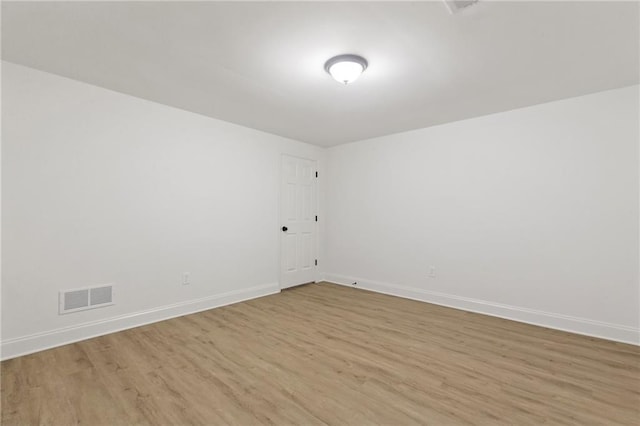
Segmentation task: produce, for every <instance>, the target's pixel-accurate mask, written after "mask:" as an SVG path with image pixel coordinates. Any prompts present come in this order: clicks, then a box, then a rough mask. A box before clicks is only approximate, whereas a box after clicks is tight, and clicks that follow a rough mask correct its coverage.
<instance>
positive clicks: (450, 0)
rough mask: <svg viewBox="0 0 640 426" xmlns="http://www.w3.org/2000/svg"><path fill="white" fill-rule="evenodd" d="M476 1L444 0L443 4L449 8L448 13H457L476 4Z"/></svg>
mask: <svg viewBox="0 0 640 426" xmlns="http://www.w3.org/2000/svg"><path fill="white" fill-rule="evenodd" d="M477 2H478V0H444V3H445V4H446V5H447V7H448V8H449V12H451V13H452V14H453V13H458V12H459V11H461V10H462V9H465V8H467V7H469V6H472V5H474V4H476V3H477Z"/></svg>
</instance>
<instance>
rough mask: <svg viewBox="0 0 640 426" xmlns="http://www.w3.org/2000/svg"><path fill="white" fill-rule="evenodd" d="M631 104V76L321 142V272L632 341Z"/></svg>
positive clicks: (635, 313) (634, 127) (634, 203)
mask: <svg viewBox="0 0 640 426" xmlns="http://www.w3.org/2000/svg"><path fill="white" fill-rule="evenodd" d="M638 102H639V99H638V86H632V87H627V88H622V89H618V90H611V91H606V92H601V93H597V94H592V95H588V96H582V97H577V98H571V99H566V100H562V101H557V102H552V103H547V104H542V105H537V106H532V107H528V108H523V109H518V110H514V111H509V112H504V113H499V114H493V115H489V116H485V117H480V118H474V119H470V120H465V121H460V122H455V123H451V124H445V125H441V126H437V127H431V128H426V129H421V130H416V131H412V132H407V133H401V134H396V135H391V136H385V137H380V138H376V139H371V140H367V141H362V142H357V143H352V144H347V145H341V146H338V147H334V148H331V149H329V151H328V156H327V164H328V166H327V167H328V177H329V182H328V186H327V194H328V198H327V206H328V207H327V208H328V217H327V220H328V223H329V226H328V228H327V234H326V251H327V256H328V262H327V266H326V268H325V269H324V270H325V272H326V273H327V275H326V277H327V278H328V279H329V280H331V281H335V282H339V283H343V284H350V283H352V282H353V281H358V286H360V287H364V288H369V289H373V290H377V291H382V292H387V293H391V294H397V295H402V296H406V297H412V298H416V299H419V300H426V301H432V302H436V303H441V304H446V305H451V306H456V307H460V308H464V309H470V310H475V311H479V312H485V313H489V314H493V315H498V316H504V317H508V318H513V319H518V320H521V321H527V322H532V323H538V324H542V325H547V326H551V327H557V328H562V329H567V330H571V331H576V332H580V333H585V334H592V335H597V336H604V337H607V338H611V339H616V340H623V341H628V342H635V343H638V342H639V338H638V327H639V315H640V308H639V301H640V295H639V284H638V266H639V265H638V259H639V254H638V217H639V212H638V192H639V188H638V186H639V185H638V140H639V134H638V126H639V115H640V111H639V107H638ZM430 265H434V266H435V267H436V277H429V276H428V272H429V266H430Z"/></svg>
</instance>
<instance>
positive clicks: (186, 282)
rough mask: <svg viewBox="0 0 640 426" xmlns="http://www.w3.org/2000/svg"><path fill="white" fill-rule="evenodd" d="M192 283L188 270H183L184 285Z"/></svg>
mask: <svg viewBox="0 0 640 426" xmlns="http://www.w3.org/2000/svg"><path fill="white" fill-rule="evenodd" d="M189 284H191V280H190V278H189V273H188V272H183V273H182V285H189Z"/></svg>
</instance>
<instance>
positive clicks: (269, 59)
mask: <svg viewBox="0 0 640 426" xmlns="http://www.w3.org/2000/svg"><path fill="white" fill-rule="evenodd" d="M341 53H356V54H359V55H362V56H364V57H365V58H366V59H367V60H368V61H369V68H368V69H367V71H366V72H365V73H364V74H363V75H362V76H361V78H360V79H359V80H357V81H356V82H355V83H353V84H352V85H349V86H341V85H340V84H338V83H337V82H335V81H334V80H333V79H332V78H331V77H330V76H329V75H327V74H326V73H325V71H324V69H323V64H324V62H325V61H326V60H327V59H328V58H330V57H331V56H334V55H337V54H341ZM2 55H3V59H4V60H8V61H11V62H15V63H18V64H22V65H26V66H30V67H33V68H37V69H41V70H44V71H48V72H52V73H55V74H59V75H62V76H66V77H70V78H73V79H76V80H80V81H84V82H87V83H91V84H95V85H98V86H102V87H105V88H108V89H112V90H115V91H119V92H122V93H127V94H130V95H133V96H137V97H140V98H144V99H148V100H152V101H156V102H160V103H163V104H167V105H171V106H174V107H178V108H182V109H185V110H188V111H193V112H196V113H200V114H204V115H207V116H210V117H214V118H218V119H222V120H226V121H230V122H233V123H237V124H241V125H244V126H248V127H252V128H256V129H260V130H263V131H266V132H270V133H275V134H278V135H282V136H286V137H289V138H293V139H297V140H301V141H304V142H309V143H313V144H317V145H321V146H332V145H337V144H341V143H345V142H350V141H354V140H360V139H366V138H370V137H375V136H381V135H385V134H390V133H396V132H401V131H405V130H410V129H415V128H420V127H427V126H432V125H435V124H440V123H445V122H450V121H456V120H461V119H465V118H469V117H474V116H479V115H484V114H489V113H493V112H498V111H505V110H509V109H513V108H518V107H522V106H527V105H533V104H537V103H542V102H547V101H551V100H556V99H561V98H566V97H571V96H576V95H582V94H587V93H592V92H597V91H601V90H607V89H612V88H617V87H623V86H627V85H632V84H637V83H638V80H639V77H638V76H639V74H640V68H639V55H640V37H639V4H638V3H637V2H611V1H606V2H558V1H552V2H539V1H531V2H522V1H519V2H489V1H483V0H480V2H479V3H477V4H476V5H475V6H472V7H470V8H467V9H464V10H462V11H461V12H459V13H457V14H454V15H451V14H449V12H448V9H447V8H446V6H445V4H444V3H443V2H441V1H435V2H6V1H4V2H3V3H2Z"/></svg>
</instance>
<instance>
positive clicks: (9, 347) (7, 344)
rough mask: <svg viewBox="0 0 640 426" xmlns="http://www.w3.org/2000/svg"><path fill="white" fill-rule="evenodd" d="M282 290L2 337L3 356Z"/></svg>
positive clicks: (260, 289) (249, 291)
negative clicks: (19, 335) (4, 338)
mask: <svg viewBox="0 0 640 426" xmlns="http://www.w3.org/2000/svg"><path fill="white" fill-rule="evenodd" d="M279 292H280V286H279V284H278V283H275V284H265V285H259V286H255V287H250V288H246V289H242V290H235V291H230V292H227V293H221V294H216V295H214V296H208V297H203V298H201V299H194V300H188V301H186V302H180V303H174V304H171V305H165V306H160V307H158V308H153V309H148V310H145V311H140V312H134V313H131V314H126V315H121V316H117V317H113V318H107V319H104V320H99V321H92V322H87V323H83V324H78V325H74V326H71V327H65V328H59V329H56V330H51V331H46V332H43V333H37V334H31V335H28V336H21V337H17V338H13V339H7V340H3V341H2V343H1V344H0V348H1V349H0V353H1V359H2V360H5V359H10V358H15V357H18V356H22V355H27V354H30V353H34V352H38V351H42V350H45V349H51V348H55V347H56V346H62V345H66V344H69V343H73V342H78V341H80V340H86V339H90V338H92V337H97V336H102V335H105V334H109V333H115V332H117V331H122V330H126V329H129V328H134V327H139V326H141V325H146V324H150V323H154V322H158V321H163V320H167V319H170V318H175V317H180V316H183V315H188V314H193V313H196V312H200V311H206V310H209V309H213V308H218V307H220V306H225V305H231V304H234V303H238V302H242V301H245V300H250V299H255V298H258V297H263V296H268V295H270V294H275V293H279Z"/></svg>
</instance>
